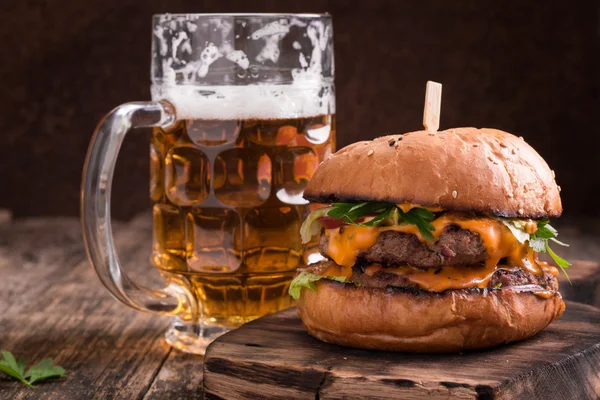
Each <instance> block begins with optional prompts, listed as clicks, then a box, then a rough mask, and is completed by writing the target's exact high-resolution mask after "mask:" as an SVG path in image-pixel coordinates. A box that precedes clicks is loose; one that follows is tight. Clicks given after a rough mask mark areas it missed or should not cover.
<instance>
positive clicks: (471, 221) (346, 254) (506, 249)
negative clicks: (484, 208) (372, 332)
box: [325, 212, 543, 275]
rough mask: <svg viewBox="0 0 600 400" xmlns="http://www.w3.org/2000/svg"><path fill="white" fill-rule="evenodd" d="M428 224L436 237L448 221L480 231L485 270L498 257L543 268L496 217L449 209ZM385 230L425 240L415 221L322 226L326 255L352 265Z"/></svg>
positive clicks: (535, 269) (529, 268)
mask: <svg viewBox="0 0 600 400" xmlns="http://www.w3.org/2000/svg"><path fill="white" fill-rule="evenodd" d="M431 225H433V227H434V228H435V231H433V232H432V234H433V237H434V240H435V241H437V240H438V239H439V237H440V235H441V234H442V233H443V232H444V230H445V229H446V227H448V226H450V225H457V226H459V227H460V228H461V229H465V230H469V231H471V232H475V233H477V234H479V237H480V238H481V240H482V241H483V244H484V246H485V248H486V252H487V256H488V258H487V260H486V261H485V266H484V268H485V269H486V270H494V269H496V267H497V265H498V263H499V262H500V260H501V259H503V258H507V259H508V264H509V266H516V267H521V268H522V269H524V270H525V271H527V272H530V273H532V274H535V275H542V274H543V270H542V268H540V266H539V265H538V263H537V262H536V260H535V253H534V251H533V250H532V249H531V248H530V247H529V246H528V245H527V244H525V243H519V241H518V240H517V239H516V238H515V237H514V235H513V234H512V232H511V231H510V229H508V228H507V227H506V226H505V225H504V224H502V223H501V222H500V221H498V220H496V219H493V218H485V217H476V218H472V217H471V216H470V215H465V214H462V213H458V212H448V213H446V214H444V215H442V216H441V217H439V218H437V219H436V220H434V221H433V222H431ZM385 231H396V232H403V233H409V234H413V235H416V236H417V237H418V238H419V240H421V241H422V242H427V240H426V239H425V238H424V237H423V236H421V233H420V232H419V228H418V227H417V226H415V225H409V224H406V225H394V226H382V227H365V226H356V225H346V226H342V227H340V228H337V229H327V230H325V235H326V236H327V237H328V238H329V247H328V249H327V250H328V254H329V257H331V259H332V260H333V261H335V262H336V263H337V264H339V265H342V266H346V267H352V266H353V265H354V264H355V263H356V258H357V256H358V253H359V252H360V251H361V250H366V249H368V248H370V247H372V246H373V245H374V244H375V242H377V238H378V237H379V235H380V234H381V232H385ZM457 268H458V267H457Z"/></svg>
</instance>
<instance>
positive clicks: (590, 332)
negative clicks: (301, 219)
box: [204, 302, 600, 400]
mask: <svg viewBox="0 0 600 400" xmlns="http://www.w3.org/2000/svg"><path fill="white" fill-rule="evenodd" d="M204 393H205V398H207V399H221V398H225V399H259V398H260V399H417V398H428V399H435V398H443V399H447V398H448V397H452V398H461V399H521V398H523V399H528V400H532V399H545V400H546V399H561V400H563V399H595V398H599V397H600V309H597V308H594V307H592V306H588V305H583V304H580V303H574V302H567V309H566V311H565V313H564V314H563V316H562V317H561V318H560V319H559V320H558V321H556V322H555V323H554V324H552V325H551V326H550V327H549V328H548V329H547V330H545V331H544V332H542V333H540V334H538V335H537V336H535V337H533V338H531V339H528V340H525V341H522V342H518V343H514V344H510V345H506V346H502V347H500V348H497V349H493V350H489V351H479V352H466V353H462V354H453V355H426V354H406V353H391V352H377V351H366V350H360V349H351V348H345V347H341V346H336V345H331V344H327V343H323V342H320V341H319V340H317V339H314V338H313V337H311V336H309V335H308V334H307V333H306V332H305V330H304V328H303V327H302V324H301V322H300V319H299V318H298V317H297V315H296V309H295V308H291V309H288V310H284V311H281V312H279V313H276V314H272V315H269V316H267V317H264V318H261V319H258V320H256V321H253V322H250V323H248V324H246V325H244V326H242V327H241V328H240V329H237V330H235V331H232V332H229V333H227V334H225V335H223V336H222V337H221V338H219V339H217V340H216V341H215V342H213V343H212V344H211V345H210V347H209V348H208V351H207V353H206V358H205V362H204Z"/></svg>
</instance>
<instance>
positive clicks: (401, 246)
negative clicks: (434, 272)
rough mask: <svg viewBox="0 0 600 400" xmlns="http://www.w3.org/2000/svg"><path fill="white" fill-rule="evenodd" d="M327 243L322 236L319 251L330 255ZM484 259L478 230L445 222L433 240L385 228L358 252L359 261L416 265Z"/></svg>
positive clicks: (429, 266) (481, 260)
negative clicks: (370, 245) (373, 243)
mask: <svg viewBox="0 0 600 400" xmlns="http://www.w3.org/2000/svg"><path fill="white" fill-rule="evenodd" d="M328 246H329V238H328V237H327V236H325V235H323V236H321V241H320V243H319V251H320V252H321V254H322V255H323V256H325V257H328V258H329V254H328V252H327V250H328ZM486 259H487V252H486V249H485V246H484V244H483V241H482V240H481V237H479V234H478V233H475V232H471V231H468V230H465V229H460V228H459V227H458V226H457V225H450V226H448V227H447V228H446V229H445V230H444V232H443V233H442V234H441V235H440V236H439V238H438V240H437V241H436V242H435V243H433V244H428V243H424V242H421V241H420V240H419V238H417V236H415V235H413V234H410V233H403V232H396V231H384V232H382V233H381V234H380V235H379V237H378V238H377V242H375V245H373V246H372V247H370V248H368V249H365V250H361V251H360V252H359V253H358V263H361V262H362V263H365V264H375V263H377V264H382V265H385V266H405V265H408V266H412V267H418V268H438V267H442V266H466V265H479V264H481V263H483V262H484V261H485V260H486Z"/></svg>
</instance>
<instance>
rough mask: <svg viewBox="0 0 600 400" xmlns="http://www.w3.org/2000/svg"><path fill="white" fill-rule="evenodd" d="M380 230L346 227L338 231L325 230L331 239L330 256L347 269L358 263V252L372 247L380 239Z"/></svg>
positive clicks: (353, 226) (365, 227)
mask: <svg viewBox="0 0 600 400" xmlns="http://www.w3.org/2000/svg"><path fill="white" fill-rule="evenodd" d="M379 233H380V229H379V228H377V227H367V226H356V225H344V226H341V227H339V228H336V229H327V230H325V236H327V237H328V238H329V247H328V248H327V251H328V254H329V256H330V257H331V258H332V259H333V261H335V262H336V263H338V264H339V265H343V266H346V267H352V266H353V265H354V264H355V263H356V257H357V256H358V252H359V251H361V250H364V249H368V248H369V247H372V246H373V245H374V244H375V242H377V238H378V237H379Z"/></svg>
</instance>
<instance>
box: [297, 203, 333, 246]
mask: <svg viewBox="0 0 600 400" xmlns="http://www.w3.org/2000/svg"><path fill="white" fill-rule="evenodd" d="M332 209H333V207H321V208H317V209H316V210H314V211H312V212H311V213H310V214H308V217H306V219H305V220H304V222H303V223H302V226H301V227H300V237H301V238H302V243H303V244H306V243H308V242H310V239H312V237H313V236H315V235H316V234H317V233H319V231H320V230H321V225H320V224H319V223H318V222H317V220H318V219H319V218H321V217H324V216H326V215H327V213H328V212H329V211H331V210H332Z"/></svg>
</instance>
